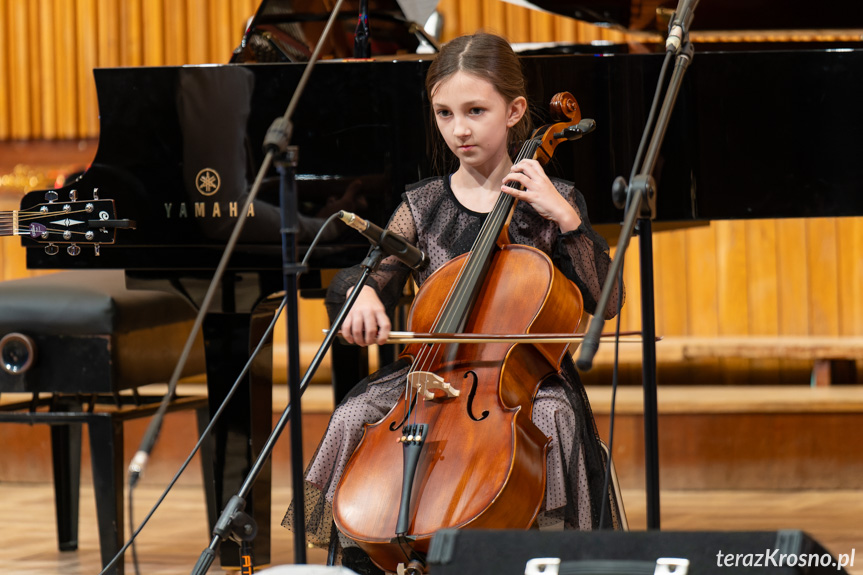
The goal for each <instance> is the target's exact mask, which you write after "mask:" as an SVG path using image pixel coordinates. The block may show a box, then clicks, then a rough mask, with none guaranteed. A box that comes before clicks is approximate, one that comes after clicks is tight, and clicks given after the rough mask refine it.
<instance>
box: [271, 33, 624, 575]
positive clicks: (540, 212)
mask: <svg viewBox="0 0 863 575" xmlns="http://www.w3.org/2000/svg"><path fill="white" fill-rule="evenodd" d="M524 84H525V83H524V77H523V75H522V71H521V64H520V62H519V60H518V57H517V56H516V55H515V53H514V52H513V51H512V48H511V47H510V45H509V44H508V43H507V42H506V41H505V40H504V39H502V38H500V37H498V36H494V35H490V34H476V35H472V36H463V37H459V38H457V39H455V40H452V41H451V42H449V43H447V44H446V45H445V46H444V47H443V48H442V50H441V52H440V53H439V54H438V55H437V57H436V58H435V60H434V62H433V63H432V64H431V67H430V68H429V71H428V75H427V78H426V90H427V92H428V95H429V100H430V101H431V104H432V112H433V113H434V118H435V121H436V123H437V127H438V130H439V131H440V134H441V136H442V137H443V140H444V142H445V143H446V146H447V148H448V149H449V150H450V151H451V152H452V154H454V155H455V158H456V159H457V161H458V169H457V170H456V171H455V172H454V173H452V174H448V175H445V176H442V177H436V178H430V179H427V180H424V181H422V182H419V183H417V184H414V185H413V186H410V187H409V188H408V190H407V191H406V193H405V194H404V197H403V201H402V203H401V205H400V206H399V207H398V208H397V209H396V212H395V214H394V215H393V217H392V218H391V220H390V222H389V224H388V226H387V227H388V228H389V229H390V230H392V231H394V232H396V233H398V234H400V235H401V236H403V237H404V238H406V239H407V240H408V241H410V242H411V243H414V244H415V245H416V246H418V247H419V248H421V249H422V250H423V251H424V252H425V253H426V254H427V255H428V257H429V259H430V265H429V266H428V268H427V269H426V270H424V271H422V272H420V273H414V275H413V278H414V280H415V281H416V283H417V284H418V285H422V283H423V281H424V280H425V279H426V278H428V277H429V276H430V275H431V274H432V273H433V272H434V271H435V270H437V269H438V268H440V267H441V266H443V265H444V264H445V263H447V262H448V261H450V260H451V259H452V258H454V257H456V256H459V255H461V254H463V253H465V252H467V251H470V249H471V246H472V244H473V243H474V240H475V239H476V237H477V234H478V232H479V230H480V227H481V226H482V223H483V221H484V219H485V217H486V214H487V213H488V212H489V211H491V209H492V207H493V206H494V203H495V201H496V200H497V198H498V196H499V195H500V194H501V193H504V194H510V195H512V196H513V197H515V198H516V199H517V200H519V202H518V204H517V206H516V209H515V212H514V214H513V218H512V223H511V224H510V227H509V232H510V237H511V239H512V242H513V243H516V244H525V245H529V246H533V247H535V248H538V249H540V250H542V251H543V252H545V253H546V254H548V255H549V256H550V257H551V258H552V260H553V261H554V263H555V265H556V266H557V267H558V268H559V269H560V270H561V271H562V272H563V273H564V274H565V275H566V276H567V277H568V278H570V279H571V280H573V281H574V282H575V283H576V285H577V286H578V288H579V289H580V290H581V292H582V295H583V298H584V303H585V309H586V310H587V311H588V312H590V313H594V314H595V313H596V312H597V310H596V302H597V300H598V299H599V296H600V292H601V289H602V283H603V282H604V280H605V276H606V272H607V270H608V266H609V256H608V245H607V244H606V243H605V241H604V240H603V239H602V238H601V237H600V236H599V235H598V234H597V233H596V232H594V231H593V229H592V228H591V227H590V224H589V222H588V219H587V209H586V206H585V202H584V198H583V197H582V195H581V194H580V193H579V192H578V191H577V190H576V189H575V188H574V187H573V185H572V184H571V183H568V182H564V181H560V180H550V179H549V178H548V177H547V176H546V174H545V172H544V171H543V169H542V167H541V166H540V164H539V163H538V162H536V161H534V160H523V161H521V162H519V163H518V164H515V165H513V163H512V159H511V158H510V150H511V149H512V146H513V144H520V142H521V141H523V140H525V139H526V138H527V137H529V135H530V120H529V113H528V105H527V99H526V97H525V85H524ZM518 184H520V185H521V186H522V187H523V190H518V189H517V188H516V187H513V186H516V185H518ZM360 272H361V270H360V268H359V266H357V267H355V268H349V269H347V270H343V271H342V272H340V273H339V274H338V276H337V278H336V279H335V280H334V281H333V282H332V284H331V285H330V288H329V292H328V294H327V301H326V303H327V308H328V311H329V313H330V316H331V317H333V316H334V315H335V314H336V313H337V312H338V310H339V309H340V307H341V305H342V303H343V302H344V301H345V298H346V297H347V294H348V292H349V290H350V289H352V287H353V285H355V283H356V279H357V277H358V276H359V274H360ZM410 272H411V270H410V269H409V268H408V267H407V266H405V265H404V264H402V263H401V262H399V261H398V260H397V259H396V258H395V257H387V258H386V259H384V260H383V262H382V264H381V266H380V267H379V269H378V270H377V271H376V272H375V273H374V274H373V276H372V279H371V281H369V283H368V284H367V285H366V286H365V287H363V289H362V292H361V293H360V295H359V297H358V299H357V301H356V303H355V305H354V307H353V308H352V310H351V311H350V314H349V315H348V316H347V318H346V320H345V321H344V323H343V325H342V329H341V333H342V335H343V336H344V338H345V339H346V340H347V341H348V342H351V343H356V344H358V345H369V344H372V343H375V342H377V343H380V344H382V343H384V342H386V340H387V336H388V335H389V332H390V321H389V318H388V315H387V311H388V310H391V309H392V308H393V307H394V306H395V305H396V303H397V302H398V299H399V296H400V295H401V292H402V288H403V286H404V284H405V282H406V281H407V279H408V276H409V274H410ZM619 297H621V294H614V297H612V298H611V301H610V303H609V306H608V308H607V309H606V310H602V313H603V314H604V316H605V317H606V318H611V317H613V316H614V314H615V312H616V310H617V304H618V298H619ZM409 369H410V361H409V360H408V359H400V360H398V361H396V362H395V363H394V364H392V365H390V366H388V367H385V368H383V369H381V370H379V371H378V372H377V373H375V374H373V375H371V376H369V377H368V378H367V379H365V380H363V381H362V382H360V383H359V384H358V385H357V386H356V387H355V388H354V389H353V390H352V391H351V393H350V394H349V395H348V397H347V398H346V399H345V400H344V401H343V402H342V403H341V404H340V405H339V406H338V407H337V408H336V410H335V412H334V413H333V417H332V419H331V420H330V424H329V427H328V429H327V431H326V434H325V435H324V438H323V440H322V442H321V444H320V446H319V447H318V450H317V452H316V453H315V456H314V457H313V459H312V462H311V463H310V465H309V467H308V469H307V471H306V491H305V497H306V517H307V525H306V529H307V536H308V540H309V542H310V543H314V544H316V545H321V546H327V545H329V543H330V537H331V534H332V531H333V522H332V502H333V496H334V494H335V490H336V487H337V485H338V483H339V479H340V478H341V476H342V471H343V470H344V468H345V465H346V464H347V462H348V459H349V458H350V457H351V454H352V453H353V452H354V449H355V448H356V447H357V445H358V443H359V442H360V439H361V438H362V435H363V424H364V423H374V422H377V421H379V420H380V419H382V418H383V417H384V416H385V415H386V414H387V413H388V412H389V410H390V409H391V408H392V406H393V405H394V404H395V403H396V402H397V401H398V400H399V399H400V397H401V396H402V395H403V393H404V381H405V377H406V374H407V372H408V370H409ZM532 419H533V422H534V424H536V426H537V427H539V429H540V430H542V432H543V433H544V434H545V435H546V436H549V437H551V438H552V442H551V444H550V446H549V449H548V457H547V462H546V464H547V468H546V477H547V479H546V481H547V489H546V495H545V501H544V503H543V506H542V511H541V513H540V515H539V517H538V519H537V523H538V526H539V527H540V528H541V529H555V528H557V529H560V528H566V529H597V528H599V527H613V526H616V525H617V520H616V518H617V510H616V508H615V506H614V498H613V496H612V494H611V493H610V491H609V492H605V493H604V492H603V485H604V471H605V465H604V463H605V457H604V454H603V453H602V451H601V446H600V444H599V439H598V435H597V432H596V426H595V423H594V421H593V415H592V413H591V410H590V406H589V404H588V401H587V396H586V394H585V392H584V388H583V386H582V385H581V382H580V381H579V378H578V373H577V371H576V370H575V367H574V365H573V363H572V359H571V357H570V356H569V354H567V355H566V358H565V360H564V364H563V369H562V372H561V373H560V375H559V377H557V378H552V381H547V382H545V383H543V384H542V386H541V387H540V389H539V391H538V393H537V396H536V398H535V400H534V404H533V415H532ZM399 466H400V463H399V465H397V466H396V467H399ZM370 496H371V494H370ZM603 498H605V499H606V502H605V505H606V509H607V511H606V512H605V514H604V525H602V526H601V525H600V524H599V523H600V508H601V506H602V505H603ZM291 513H292V512H291V511H290V510H289V512H288V514H287V515H286V516H285V520H284V521H283V525H285V526H286V527H290V523H291ZM340 543H341V547H343V549H344V560H343V564H345V565H348V566H349V567H351V568H352V569H354V570H356V571H359V572H363V571H366V570H367V569H366V568H364V567H363V566H362V565H361V564H360V563H358V562H357V561H356V560H355V558H356V556H357V555H361V554H362V552H361V551H360V550H359V549H358V548H356V547H355V546H354V547H352V546H351V543H352V542H351V541H350V540H347V539H346V538H345V537H343V536H341V541H340Z"/></svg>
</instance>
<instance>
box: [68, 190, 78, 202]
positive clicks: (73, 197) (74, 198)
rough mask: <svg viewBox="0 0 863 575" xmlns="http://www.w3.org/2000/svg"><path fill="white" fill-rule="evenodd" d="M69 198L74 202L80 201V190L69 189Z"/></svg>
mask: <svg viewBox="0 0 863 575" xmlns="http://www.w3.org/2000/svg"><path fill="white" fill-rule="evenodd" d="M69 199H70V200H72V201H73V202H77V201H78V190H69Z"/></svg>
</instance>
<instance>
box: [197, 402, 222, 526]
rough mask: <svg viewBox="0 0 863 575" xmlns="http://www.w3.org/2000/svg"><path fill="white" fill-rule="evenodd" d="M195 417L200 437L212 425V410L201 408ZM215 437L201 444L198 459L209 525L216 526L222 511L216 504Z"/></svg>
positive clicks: (205, 407) (209, 437)
mask: <svg viewBox="0 0 863 575" xmlns="http://www.w3.org/2000/svg"><path fill="white" fill-rule="evenodd" d="M195 415H196V416H197V421H198V437H201V436H202V435H203V434H204V430H205V429H207V425H209V423H210V409H209V407H208V406H206V405H205V406H204V407H200V408H198V409H196V410H195ZM214 449H215V448H214V447H213V436H212V435H209V436H207V438H206V439H204V442H203V443H202V444H201V449H200V450H199V451H198V457H200V458H201V471H202V477H203V479H204V500H205V503H206V506H207V519H208V523H207V525H215V524H216V521H218V519H219V514H220V513H221V509H220V508H219V505H218V504H217V503H216V472H215V469H216V468H215V463H214V461H213V453H214Z"/></svg>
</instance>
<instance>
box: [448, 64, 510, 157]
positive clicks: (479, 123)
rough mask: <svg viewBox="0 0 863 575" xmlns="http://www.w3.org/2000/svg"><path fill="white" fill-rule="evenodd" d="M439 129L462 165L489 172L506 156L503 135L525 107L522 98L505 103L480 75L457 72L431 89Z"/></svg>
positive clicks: (504, 136) (498, 93) (504, 137)
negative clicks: (484, 168)
mask: <svg viewBox="0 0 863 575" xmlns="http://www.w3.org/2000/svg"><path fill="white" fill-rule="evenodd" d="M433 94H434V95H433V96H432V108H433V110H434V114H435V120H436V121H437V127H438V130H440V133H441V135H442V136H443V138H444V141H446V144H447V146H448V147H449V149H450V150H452V152H453V154H455V155H456V157H457V158H458V160H459V162H460V163H461V165H462V166H469V167H472V168H475V169H480V170H482V169H483V167H486V168H488V170H484V171H489V172H490V170H493V169H494V168H496V167H497V166H498V165H499V164H500V162H501V161H502V160H503V159H504V158H506V159H507V160H508V159H509V156H508V155H507V149H506V134H507V131H508V130H509V128H511V127H512V126H515V125H516V124H517V123H518V121H519V120H520V119H521V117H522V115H523V114H524V112H525V109H526V107H527V102H526V101H525V100H524V98H516V99H515V100H513V101H512V102H509V103H508V102H506V100H505V99H504V97H503V96H501V94H500V92H498V91H497V90H495V88H494V86H493V85H492V84H491V83H490V82H489V81H488V80H485V79H483V78H479V77H477V76H474V75H472V74H468V73H466V72H456V73H455V74H453V75H452V76H450V77H449V78H447V79H446V80H444V81H442V82H441V83H439V84H438V85H437V86H436V87H435V89H434V90H433Z"/></svg>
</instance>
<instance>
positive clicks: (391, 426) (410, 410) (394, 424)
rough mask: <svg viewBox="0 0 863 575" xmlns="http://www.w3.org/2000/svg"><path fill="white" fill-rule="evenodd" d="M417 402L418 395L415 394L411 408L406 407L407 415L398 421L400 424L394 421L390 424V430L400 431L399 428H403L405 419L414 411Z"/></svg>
mask: <svg viewBox="0 0 863 575" xmlns="http://www.w3.org/2000/svg"><path fill="white" fill-rule="evenodd" d="M416 403H417V396H416V395H414V396H413V399H411V405H410V408H408V409H405V416H404V417H403V418H402V420H401V421H399V422H398V424H396V422H395V421H393V422H392V423H391V424H390V431H398V429H399V428H401V426H402V425H404V424H405V421H407V420H408V417H409V416H410V414H411V412H412V411H413V409H414V406H416Z"/></svg>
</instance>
